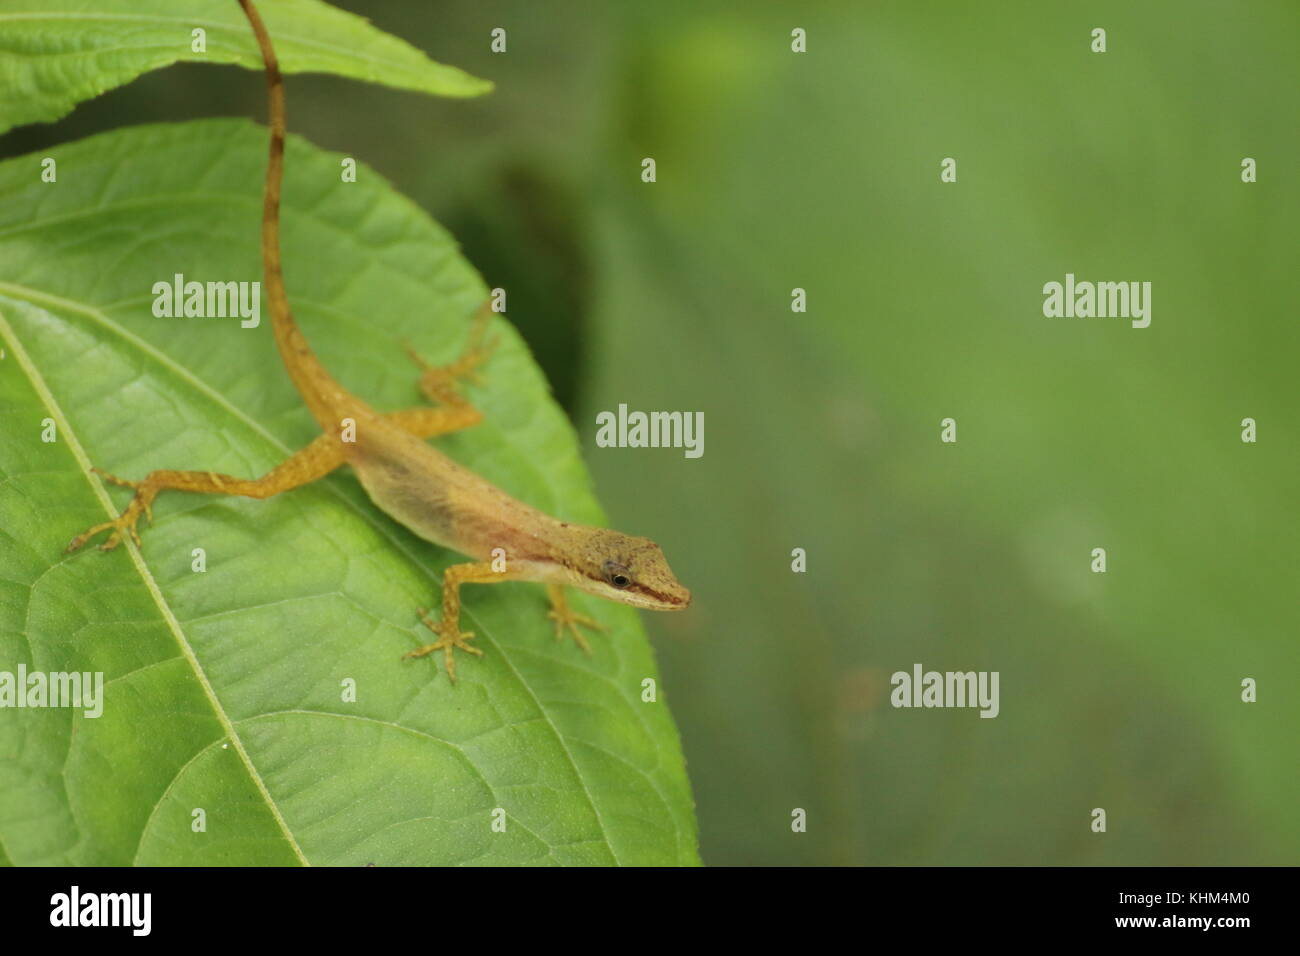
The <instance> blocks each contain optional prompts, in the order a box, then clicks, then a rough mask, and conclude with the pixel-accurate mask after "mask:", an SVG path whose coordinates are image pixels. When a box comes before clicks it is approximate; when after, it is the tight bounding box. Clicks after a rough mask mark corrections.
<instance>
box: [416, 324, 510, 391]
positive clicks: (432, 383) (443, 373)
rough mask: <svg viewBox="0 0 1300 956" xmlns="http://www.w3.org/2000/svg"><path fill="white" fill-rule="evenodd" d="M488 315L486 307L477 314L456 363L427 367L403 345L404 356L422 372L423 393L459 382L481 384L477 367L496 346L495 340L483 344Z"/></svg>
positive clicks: (417, 355)
mask: <svg viewBox="0 0 1300 956" xmlns="http://www.w3.org/2000/svg"><path fill="white" fill-rule="evenodd" d="M491 314H492V312H491V310H490V309H488V308H487V307H486V306H485V307H484V308H482V309H480V310H479V311H478V314H477V315H476V316H475V317H474V327H473V328H472V329H471V330H470V333H469V341H468V342H467V343H466V344H465V350H464V351H463V352H461V354H460V357H459V358H457V359H456V361H454V362H451V363H449V364H447V365H430V364H429V363H428V362H426V361H425V360H424V358H422V357H421V356H420V353H419V352H417V351H416V350H415V348H414V347H413V346H412V345H411V344H410V343H409V342H404V343H403V347H404V348H405V349H406V354H407V355H409V356H410V357H411V359H412V360H413V361H414V362H415V364H416V365H418V366H420V368H422V369H423V370H424V374H423V375H421V376H420V384H421V386H422V387H423V388H424V390H425V391H426V392H431V393H433V394H437V393H439V392H441V391H444V390H446V389H449V388H455V386H456V383H457V382H461V381H465V382H471V383H473V384H475V385H480V384H482V381H483V380H482V378H481V377H480V376H479V374H478V369H479V366H481V365H483V364H484V363H485V362H487V360H488V359H489V358H490V357H491V355H492V353H493V351H494V350H495V349H496V347H497V343H498V340H497V339H492V341H490V342H487V343H484V342H483V333H484V332H486V331H487V321H488V318H489V317H490V316H491Z"/></svg>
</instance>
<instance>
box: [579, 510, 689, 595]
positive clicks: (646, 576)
mask: <svg viewBox="0 0 1300 956" xmlns="http://www.w3.org/2000/svg"><path fill="white" fill-rule="evenodd" d="M579 554H580V555H581V558H580V562H581V564H580V566H579V567H578V568H577V569H576V570H577V571H578V572H579V574H578V577H577V580H575V581H574V582H573V583H574V586H575V587H578V588H580V589H581V590H583V591H586V592H588V593H589V594H595V595H596V596H597V597H603V598H606V599H608V600H610V601H618V602H619V603H620V604H630V605H632V606H633V607H641V608H646V609H647V610H651V611H680V610H681V609H682V608H685V607H686V606H688V605H689V604H690V603H691V592H690V591H688V590H687V589H686V588H685V587H683V586H682V583H681V582H680V581H678V580H677V577H676V575H674V574H673V571H672V568H670V567H668V559H667V558H665V557H664V553H663V550H662V549H661V548H660V547H659V545H657V544H655V543H654V542H653V541H651V540H650V539H649V538H638V537H635V536H633V535H628V534H620V533H619V532H617V531H610V530H608V529H605V528H598V529H596V528H593V529H590V533H589V536H588V538H587V541H586V542H585V547H582V548H581V549H580V550H579Z"/></svg>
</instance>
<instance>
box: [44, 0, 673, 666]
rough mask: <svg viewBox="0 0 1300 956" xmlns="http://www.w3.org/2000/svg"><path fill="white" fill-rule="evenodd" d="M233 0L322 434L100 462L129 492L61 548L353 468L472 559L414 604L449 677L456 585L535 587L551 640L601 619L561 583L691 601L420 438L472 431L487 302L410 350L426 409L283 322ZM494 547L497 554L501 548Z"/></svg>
mask: <svg viewBox="0 0 1300 956" xmlns="http://www.w3.org/2000/svg"><path fill="white" fill-rule="evenodd" d="M239 2H240V5H241V6H242V7H243V8H244V12H245V14H247V16H248V19H249V22H250V23H251V24H252V27H253V32H254V34H255V35H256V37H257V42H258V45H259V46H260V47H261V51H262V58H263V60H264V62H265V65H266V77H267V86H268V89H269V94H270V127H271V149H270V158H269V160H268V162H267V170H266V188H265V201H264V205H263V211H262V262H263V271H264V273H265V280H266V289H267V295H268V298H269V301H270V306H271V325H272V329H273V331H274V334H275V341H276V345H277V346H278V348H279V351H280V357H281V359H282V360H283V361H284V366H285V368H286V370H287V371H288V372H289V377H290V378H291V379H292V380H293V384H294V385H295V386H296V388H297V389H298V392H299V393H300V394H301V395H302V399H303V402H304V403H305V404H306V406H307V408H308V409H309V410H310V411H311V413H312V415H313V416H314V417H315V418H316V421H317V422H318V423H319V425H320V427H321V429H322V431H323V433H322V434H321V435H319V436H318V437H317V438H316V439H315V440H314V441H313V442H312V443H311V444H309V445H307V447H305V448H303V449H302V450H301V451H299V452H297V453H296V454H294V455H293V456H291V457H290V458H288V459H287V460H285V461H283V462H281V463H280V465H278V466H277V467H276V468H274V469H272V470H271V471H270V472H268V473H267V474H265V475H263V476H262V477H261V478H256V479H244V478H235V477H232V476H230V475H222V474H216V473H214V472H208V471H170V470H164V471H153V472H150V473H149V474H148V475H147V476H145V477H144V478H143V479H142V480H140V481H127V480H125V479H121V478H116V477H114V476H112V475H109V474H107V473H105V472H99V473H100V474H102V475H104V477H105V478H106V479H108V480H109V481H112V482H114V483H116V484H120V485H125V486H127V487H130V488H133V489H134V490H135V496H134V497H133V498H132V499H131V502H130V504H128V505H127V506H126V508H125V509H124V510H123V511H122V513H121V514H120V515H119V516H118V517H116V518H115V519H113V520H112V521H108V522H105V523H103V524H99V525H96V526H95V527H93V528H91V529H89V530H88V531H86V532H85V533H84V534H80V535H78V536H77V537H75V538H73V539H72V541H71V543H70V544H69V545H68V550H69V551H75V550H77V549H78V548H80V547H81V546H82V545H84V544H85V543H86V542H87V541H88V540H89V539H90V538H92V537H93V536H95V535H97V534H99V533H100V532H103V531H108V532H109V535H108V538H107V539H106V540H105V542H104V543H103V544H102V545H101V546H100V547H101V548H102V549H103V550H106V551H111V550H112V549H113V548H115V547H117V545H118V544H119V543H120V542H121V540H122V537H123V534H129V535H130V536H131V538H132V540H133V541H135V543H136V544H137V545H139V543H140V538H139V534H138V532H137V530H136V523H137V522H138V521H139V520H140V517H141V515H147V516H148V517H149V518H150V520H152V518H153V512H152V505H153V501H154V498H155V497H157V495H158V493H159V492H161V491H166V490H172V489H174V490H177V491H189V492H198V493H204V494H224V495H244V496H247V497H250V498H270V497H271V496H273V495H278V494H280V493H281V492H283V491H289V490H290V489H293V488H297V487H299V486H301V485H305V484H308V483H310V482H313V481H315V480H317V479H318V478H323V477H324V476H325V475H327V474H329V473H330V472H332V471H333V470H334V469H336V468H338V467H340V466H342V465H350V466H351V467H352V469H353V471H354V472H355V473H356V475H357V477H358V478H359V479H360V481H361V484H362V486H363V487H364V488H365V489H366V491H367V493H368V494H369V495H370V498H371V499H372V500H373V501H374V502H375V504H377V505H378V506H379V507H380V508H382V509H383V510H384V511H385V512H387V513H388V514H389V515H391V516H392V517H393V518H396V519H397V520H398V521H400V522H401V523H402V524H404V525H406V526H407V527H408V528H410V529H411V530H412V531H414V532H415V533H416V534H418V535H420V536H421V537H423V538H426V539H428V540H430V541H433V542H434V543H436V544H440V545H443V546H445V547H448V548H452V549H454V550H455V551H458V552H460V553H462V554H465V555H468V556H469V557H471V558H473V559H475V560H473V561H471V562H468V563H464V564H455V565H452V566H451V567H449V568H448V569H447V570H446V572H445V573H444V575H443V584H442V616H441V618H440V619H438V620H433V619H431V618H430V617H429V616H428V615H427V614H425V613H424V612H421V619H422V620H423V622H424V624H425V625H426V626H427V627H428V628H429V629H430V630H432V631H433V632H434V633H435V634H436V635H437V636H438V639H437V640H436V641H434V642H433V643H431V644H427V645H425V646H423V647H420V648H417V649H416V650H414V651H411V652H410V653H409V654H406V655H405V656H406V657H421V656H423V655H425V654H430V653H432V652H434V651H438V650H441V651H443V652H444V654H445V658H446V664H447V674H448V676H449V677H450V678H451V679H452V680H453V681H454V680H455V679H456V662H455V657H454V651H455V650H456V649H457V648H459V649H460V650H463V651H467V652H469V653H471V654H481V653H482V651H480V650H479V649H478V648H476V647H474V646H473V645H471V644H470V643H469V640H470V638H472V637H473V635H472V634H468V633H462V632H461V630H460V588H461V585H463V584H470V583H474V584H493V583H496V582H498V581H538V582H542V583H544V584H546V586H547V590H548V593H549V596H550V601H551V611H550V614H549V617H550V618H551V619H552V620H554V622H555V629H556V636H557V637H562V636H563V634H564V631H565V629H566V628H567V629H569V630H570V631H571V632H572V634H573V637H574V639H575V641H576V642H577V643H578V644H579V646H581V647H582V648H583V649H584V650H589V648H588V646H587V642H586V639H585V638H584V637H583V635H582V632H581V631H580V630H579V627H578V626H579V625H583V626H586V627H592V628H595V629H601V628H600V625H599V624H598V623H597V622H596V621H594V620H592V619H591V618H590V617H587V616H585V615H582V614H577V613H575V612H574V611H572V610H571V609H570V608H569V605H568V603H567V601H566V599H565V592H564V589H565V588H566V587H574V588H578V589H579V590H582V591H586V592H587V593H589V594H595V595H598V596H599V597H603V598H608V599H610V600H612V601H618V602H620V603H623V604H630V605H632V606H633V607H640V608H648V609H652V610H658V611H675V610H680V609H682V608H684V607H686V606H687V605H688V604H690V601H691V595H690V592H689V591H688V590H687V589H686V588H685V587H683V586H682V585H681V584H680V583H679V582H678V580H677V578H676V577H675V576H674V575H673V572H672V570H671V569H670V568H669V567H668V562H667V560H666V559H665V558H664V555H663V552H662V551H661V550H660V548H659V546H658V545H657V544H655V543H654V542H653V541H650V540H648V539H646V538H638V537H633V536H631V535H626V534H620V533H619V532H617V531H611V530H608V529H605V528H594V527H588V526H585V525H578V524H571V523H568V522H564V521H560V520H558V519H556V518H553V517H551V516H550V515H547V514H544V513H543V512H541V511H538V510H537V509H535V508H532V507H530V506H528V505H526V504H524V503H523V502H520V501H517V500H516V499H514V498H512V497H510V495H508V494H506V493H505V492H504V491H502V490H500V489H499V488H497V487H495V486H494V485H492V484H490V483H489V482H487V481H486V480H485V479H483V478H481V477H479V476H478V475H476V474H474V473H473V472H472V471H470V470H469V469H468V468H465V467H463V466H462V465H459V464H457V463H456V462H455V461H453V460H452V459H450V458H448V457H447V456H446V455H443V454H442V453H441V452H439V451H437V450H436V449H434V448H433V447H431V446H430V445H429V444H427V443H426V441H425V439H427V438H431V437H433V436H435V435H442V434H446V433H448V432H453V431H457V430H460V429H464V428H469V427H470V426H472V425H474V424H477V423H478V422H479V421H481V420H482V413H481V412H479V410H478V409H476V408H475V407H474V406H473V405H471V404H470V403H469V402H468V401H467V400H466V399H465V398H464V397H463V396H462V395H461V394H460V391H459V390H458V388H457V380H458V379H459V378H463V377H465V376H467V375H469V374H471V373H473V372H474V370H475V369H476V368H477V367H478V366H479V365H480V364H482V363H483V361H484V360H485V359H486V358H487V357H488V355H489V353H490V351H491V347H490V346H484V345H483V344H482V338H483V331H484V328H485V326H486V323H487V320H488V316H489V312H488V310H487V308H486V306H485V307H484V309H482V310H480V312H479V314H478V316H477V317H476V319H475V322H474V326H473V329H472V331H471V333H470V339H469V345H468V347H467V348H466V349H465V351H464V353H463V354H462V355H461V357H460V358H459V359H458V360H457V361H456V362H454V363H452V364H450V365H446V366H441V367H437V368H434V367H430V366H429V365H427V364H426V363H424V362H423V361H421V360H420V359H419V357H418V356H415V355H414V353H412V355H413V357H414V358H415V359H416V361H417V362H420V364H421V366H422V367H423V369H424V371H423V374H422V376H421V378H420V388H421V390H422V391H423V392H424V393H425V395H427V396H428V397H429V398H430V399H431V400H433V401H434V402H437V403H438V405H437V406H436V407H431V408H430V407H420V408H410V409H405V410H402V411H397V412H387V413H383V412H377V411H375V410H374V409H372V408H371V407H370V406H369V405H367V404H366V403H365V402H364V401H362V400H361V399H360V398H358V397H357V396H355V395H353V394H352V393H350V392H349V391H347V390H346V389H345V388H344V387H343V386H342V385H340V384H339V383H338V382H337V381H336V380H335V379H334V377H333V376H332V375H330V374H329V372H327V371H326V370H325V368H324V367H323V366H322V365H321V364H320V362H319V360H318V359H317V358H316V355H315V354H314V353H313V352H312V350H311V347H310V346H309V345H308V344H307V340H306V339H305V338H304V337H303V335H302V332H301V331H300V330H299V328H298V325H297V323H296V322H295V321H294V318H293V314H292V312H291V311H290V308H289V298H288V295H287V293H286V292H285V287H284V277H283V275H282V273H281V267H280V183H281V178H282V174H283V167H284V132H285V121H284V82H283V79H282V78H281V76H280V70H279V66H278V64H277V61H276V56H275V50H274V49H273V48H272V45H271V38H270V36H269V35H268V33H267V31H266V27H265V26H264V25H263V23H262V19H261V17H260V16H259V15H258V12H257V10H256V9H255V8H254V7H253V5H252V3H251V2H249V0H239ZM345 419H349V420H351V422H352V423H353V424H352V426H351V428H350V429H349V432H350V434H351V437H354V438H355V441H344V440H343V434H344V433H343V427H344V426H343V422H344V420H345ZM96 470H97V471H98V469H96ZM496 549H502V551H504V554H505V561H504V570H494V562H493V561H491V560H489V559H490V558H492V556H493V552H494V551H495V550H496ZM496 553H497V554H498V555H500V554H501V551H497V552H496ZM497 566H498V567H500V566H501V565H500V564H499V563H498V564H497Z"/></svg>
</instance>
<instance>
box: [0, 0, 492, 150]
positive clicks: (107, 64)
mask: <svg viewBox="0 0 1300 956" xmlns="http://www.w3.org/2000/svg"><path fill="white" fill-rule="evenodd" d="M257 8H258V11H259V12H260V13H261V14H262V17H263V19H264V20H265V21H266V26H267V29H268V30H269V31H270V33H271V37H272V39H273V40H274V42H275V51H276V55H277V56H278V58H279V60H280V68H281V69H282V70H283V71H284V72H286V73H310V72H320V73H337V74H338V75H340V76H347V77H352V78H354V79H358V80H365V81H367V82H371V83H381V84H383V85H385V86H391V87H395V88H397V89H403V90H414V91H415V92H418V93H430V94H433V95H436V96H477V95H479V94H481V93H486V92H488V91H489V90H490V89H492V84H491V83H489V82H487V81H486V80H480V79H478V78H476V77H473V76H470V75H469V74H468V73H465V72H463V71H462V70H458V69H456V68H455V67H451V66H444V65H443V64H441V63H435V62H433V61H432V60H430V59H429V58H428V57H427V56H425V55H424V54H423V53H421V52H420V51H419V50H417V49H415V48H414V47H413V46H411V45H410V44H409V43H406V42H405V41H403V40H399V39H398V38H397V37H394V36H390V35H388V34H387V33H384V32H382V31H380V30H377V29H375V28H374V27H372V26H371V25H370V24H369V23H368V22H367V21H366V20H365V19H363V18H362V17H358V16H356V15H355V14H351V13H346V12H344V11H342V10H336V9H334V8H333V7H331V6H329V5H327V4H325V3H321V2H320V0H259V2H258V4H257ZM196 29H201V30H203V31H204V32H205V34H206V36H205V41H206V51H205V52H202V53H196V52H194V51H193V49H192V41H193V36H192V31H194V30H196ZM182 60H188V61H193V62H200V63H237V64H239V65H240V66H246V67H248V68H250V69H254V70H261V69H262V57H261V54H260V53H259V52H258V48H257V43H256V41H255V40H254V38H253V31H252V28H251V27H250V26H249V24H248V20H247V18H246V17H245V16H244V13H243V11H242V10H241V9H240V6H239V4H238V3H236V2H235V0H186V2H184V3H177V2H176V0H13V2H12V3H7V4H5V9H4V10H3V12H0V133H3V132H4V131H6V130H8V129H11V128H13V127H15V126H21V125H23V124H24V123H36V122H42V121H46V122H48V121H51V120H56V119H58V118H60V117H61V116H65V115H66V114H67V113H68V112H70V111H71V110H72V108H73V107H74V106H76V105H77V104H78V103H80V102H82V101H83V100H88V99H90V98H92V97H95V96H99V95H100V94H101V93H105V92H107V91H108V90H111V89H113V88H114V87H118V86H121V85H123V84H124V83H129V82H131V81H132V80H134V79H135V78H136V77H137V76H139V75H140V74H142V73H147V72H148V71H149V70H156V69H158V68H160V67H164V66H170V65H171V64H173V63H177V62H179V61H182Z"/></svg>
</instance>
